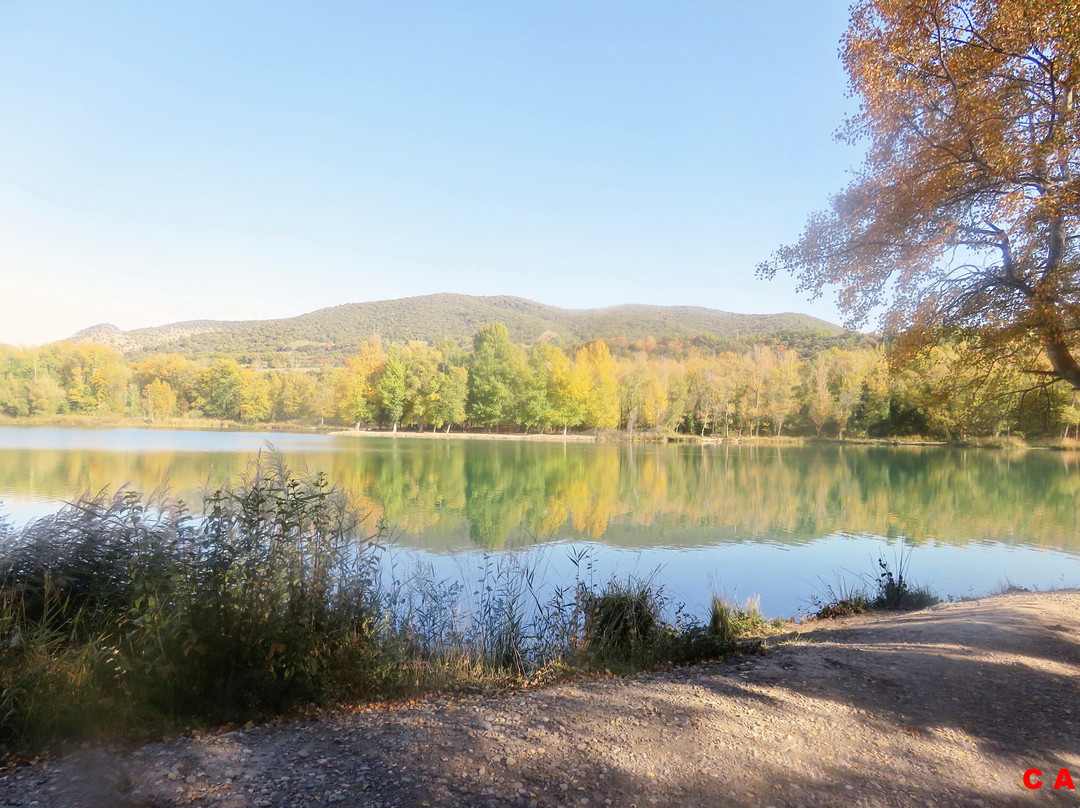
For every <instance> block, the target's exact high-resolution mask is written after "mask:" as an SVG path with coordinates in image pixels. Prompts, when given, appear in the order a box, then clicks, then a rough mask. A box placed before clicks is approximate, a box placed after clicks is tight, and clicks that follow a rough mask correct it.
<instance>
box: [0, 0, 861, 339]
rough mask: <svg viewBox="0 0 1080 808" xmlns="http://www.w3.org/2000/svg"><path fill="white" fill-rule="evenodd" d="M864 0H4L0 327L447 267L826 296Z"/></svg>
mask: <svg viewBox="0 0 1080 808" xmlns="http://www.w3.org/2000/svg"><path fill="white" fill-rule="evenodd" d="M846 20H847V6H846V3H842V2H832V1H831V0H823V2H817V3H805V2H799V1H798V0H775V1H774V2H768V3H743V2H719V0H714V2H700V3H698V2H679V1H677V0H673V1H672V2H667V3H636V2H599V1H597V2H587V3H581V2H574V3H570V2H566V3H558V2H543V3H528V2H526V3H507V2H489V3H485V2H460V3H436V2H430V3H427V2H401V3H389V2H384V3H374V2H370V3H368V2H340V3H335V2H313V3H300V2H294V3H284V2H267V1H266V0H262V1H261V2H257V3H256V2H251V3H244V2H230V3H223V4H219V3H208V2H184V3H135V2H96V3H85V2H77V3H76V2H72V3H65V2H49V1H48V0H42V1H40V2H30V1H29V0H0V221H2V222H3V224H2V226H0V232H2V235H0V288H2V289H3V296H4V306H3V310H4V316H3V317H2V318H0V342H8V343H16V344H35V343H40V342H43V341H47V340H51V339H60V338H63V337H66V336H69V335H70V334H72V333H73V332H74V331H76V330H78V329H79V328H83V327H86V326H89V325H92V324H95V323H99V322H111V323H114V324H116V325H118V326H120V327H121V328H124V329H130V328H137V327H140V326H147V325H160V324H164V323H167V322H173V321H176V320H183V319H196V318H213V319H248V318H256V317H281V316H290V315H295V314H301V313H304V312H307V311H311V310H314V309H317V308H321V307H324V306H332V305H337V304H340V303H351V302H358V301H364V300H379V299H385V298H395V297H405V296H411V295H418V294H427V293H432V292H444V291H446V292H462V293H466V294H490V295H494V294H510V295H519V296H521V297H527V298H532V299H534V300H538V301H540V302H543V303H548V304H552V305H556V306H563V307H569V308H587V307H598V306H610V305H618V304H621V303H654V304H662V305H700V306H708V307H711V308H718V309H724V310H728V311H742V312H773V311H804V312H808V313H811V314H815V315H817V316H820V317H824V318H826V319H830V320H833V321H838V320H839V319H840V318H839V315H838V314H837V312H836V309H835V306H834V303H833V301H832V300H831V299H830V298H825V299H822V300H819V301H815V302H809V301H807V300H806V299H805V297H804V296H800V295H798V294H796V293H795V291H794V282H793V281H792V280H791V279H790V278H778V279H777V280H776V281H773V282H771V283H763V282H759V281H757V280H755V279H754V277H753V270H754V266H755V265H756V264H757V262H759V261H761V260H762V259H764V258H766V257H767V256H768V255H769V254H770V253H771V252H772V251H773V250H774V249H775V248H776V247H777V246H779V245H780V244H782V243H784V242H787V241H791V240H792V239H794V238H795V237H796V236H797V235H798V233H799V232H800V231H801V229H802V226H803V224H804V223H805V221H806V217H807V215H808V214H810V213H811V212H813V211H814V210H816V209H819V208H821V207H823V206H824V205H825V204H826V202H827V198H828V195H829V194H830V193H832V192H835V191H837V190H839V189H840V188H841V187H842V186H843V185H844V184H845V183H846V181H847V178H848V174H847V172H848V171H849V170H850V169H851V168H853V167H855V166H856V165H857V163H858V162H859V160H860V158H861V155H860V154H859V153H858V151H857V150H856V149H853V148H851V147H849V146H844V145H841V144H837V143H835V142H834V141H833V138H832V134H833V132H834V131H835V130H836V128H837V127H838V126H839V125H840V124H841V122H842V120H843V117H844V114H845V112H847V111H850V110H851V109H853V108H854V104H855V102H854V101H853V100H852V99H849V98H847V97H846V95H845V90H846V81H845V77H844V74H843V71H842V69H841V67H840V65H839V62H838V59H837V44H838V41H839V38H840V35H841V34H842V32H843V30H844V28H845V25H846Z"/></svg>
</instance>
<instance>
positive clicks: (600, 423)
mask: <svg viewBox="0 0 1080 808" xmlns="http://www.w3.org/2000/svg"><path fill="white" fill-rule="evenodd" d="M574 363H575V364H576V365H579V366H581V367H582V368H585V369H586V373H587V376H588V378H589V381H590V382H591V386H592V393H591V394H590V395H589V399H588V402H587V403H586V406H585V426H586V427H588V428H590V429H615V428H616V427H618V425H619V386H618V382H617V380H616V375H615V361H614V360H613V359H612V358H611V351H610V350H609V349H608V346H607V343H605V342H604V341H602V340H596V341H594V342H590V343H589V344H588V345H586V346H585V347H584V348H581V349H579V350H578V352H577V356H576V357H575V359H574Z"/></svg>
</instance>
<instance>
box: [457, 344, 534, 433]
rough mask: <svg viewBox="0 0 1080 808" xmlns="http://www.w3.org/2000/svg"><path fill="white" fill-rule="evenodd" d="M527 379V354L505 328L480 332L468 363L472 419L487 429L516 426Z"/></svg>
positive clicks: (469, 410) (470, 415)
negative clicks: (522, 388) (509, 425)
mask: <svg viewBox="0 0 1080 808" xmlns="http://www.w3.org/2000/svg"><path fill="white" fill-rule="evenodd" d="M524 375H525V352H524V351H523V350H522V349H521V347H520V346H518V345H515V344H514V343H513V342H511V341H510V332H509V331H507V329H506V326H505V325H503V324H502V323H493V324H492V325H488V326H484V327H483V328H481V329H480V330H479V331H478V332H477V333H476V336H475V337H473V353H472V357H471V360H470V363H469V399H468V412H469V417H470V418H472V420H474V421H476V422H477V423H478V424H481V425H483V426H486V427H488V428H491V427H496V426H499V425H501V424H512V423H516V422H517V421H518V415H519V412H520V409H519V405H520V401H521V382H522V379H523V377H524Z"/></svg>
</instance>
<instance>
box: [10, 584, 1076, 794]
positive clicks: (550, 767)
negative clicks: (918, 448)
mask: <svg viewBox="0 0 1080 808" xmlns="http://www.w3.org/2000/svg"><path fill="white" fill-rule="evenodd" d="M1078 684H1080V592H1051V593H1040V594H1027V593H1023V594H1016V595H1008V596H999V597H994V598H987V599H984V600H981V601H975V602H969V603H958V604H945V605H942V606H939V607H935V608H934V609H931V610H928V611H924V612H918V613H914V614H909V615H902V616H890V617H884V618H881V617H874V618H853V619H849V620H847V621H836V622H830V623H829V624H827V625H822V624H810V625H808V626H804V627H801V628H800V631H799V633H797V634H795V635H789V636H788V637H786V638H784V641H783V642H780V643H777V642H773V644H772V646H771V647H770V648H769V650H768V651H767V652H766V653H764V654H761V655H754V656H746V657H741V658H732V659H728V660H725V661H721V662H718V663H713V664H707V665H700V666H696V667H692V668H684V669H679V670H674V671H665V672H661V673H652V674H646V675H641V676H637V677H633V678H628V679H603V680H595V681H584V682H578V683H574V684H570V685H560V686H556V687H552V688H548V689H544V690H536V691H530V692H516V693H510V694H508V695H505V696H500V697H497V698H470V699H461V700H452V701H447V700H446V699H434V700H429V701H425V702H421V703H419V704H412V705H410V706H407V707H403V708H401V709H380V710H370V711H361V712H357V713H353V714H341V715H337V716H335V717H333V718H330V719H324V720H320V721H313V722H308V723H293V724H288V725H283V726H275V727H258V728H252V729H245V730H239V731H234V732H227V733H225V734H223V735H217V736H206V737H200V738H180V739H175V740H170V741H166V742H161V743H153V744H149V745H147V746H144V747H141V748H139V749H137V750H135V751H130V752H126V753H125V752H119V751H108V750H102V749H97V750H91V751H86V752H80V753H78V754H74V755H71V756H68V757H66V758H62V759H60V760H56V761H51V762H48V763H46V764H39V765H34V766H26V767H22V768H19V769H17V770H15V771H13V772H8V773H7V774H6V775H5V776H2V777H0V806H2V805H13V806H15V805H17V806H35V805H36V806H42V808H46V807H48V808H61V807H62V808H107V807H108V808H112V806H117V808H132V807H133V806H146V807H149V806H162V807H163V806H183V805H194V806H220V808H250V807H251V806H260V807H261V806H267V807H269V806H273V807H274V808H288V807H290V806H295V808H301V806H305V807H306V806H323V805H338V806H343V807H344V806H349V807H350V808H351V806H365V808H367V807H368V806H370V807H371V808H380V807H381V806H493V807H494V806H568V807H569V806H607V805H610V806H624V807H627V808H629V807H631V806H637V807H638V808H643V807H644V806H654V805H656V806H679V808H682V806H714V805H715V806H735V807H736V808H741V807H742V806H747V807H749V806H755V807H757V806H775V807H776V808H780V806H805V807H806V808H809V806H863V807H864V808H884V807H885V806H931V807H932V806H1014V805H1015V806H1029V805H1030V806H1057V805H1068V806H1080V791H1076V790H1073V791H1069V790H1067V789H1058V790H1053V789H1052V785H1053V781H1054V779H1055V777H1056V776H1057V774H1058V771H1059V770H1060V769H1061V768H1067V769H1068V770H1069V771H1070V772H1071V774H1072V776H1073V778H1074V780H1075V781H1076V785H1077V786H1078V787H1080V722H1078V721H1080V719H1078V711H1080V687H1078ZM1030 768H1038V769H1040V770H1042V771H1043V772H1044V777H1043V778H1042V779H1043V780H1045V781H1046V785H1044V786H1043V787H1042V788H1041V789H1039V790H1037V791H1031V790H1029V789H1027V788H1024V787H1023V785H1022V783H1021V777H1022V775H1023V773H1024V771H1025V770H1026V769H1030Z"/></svg>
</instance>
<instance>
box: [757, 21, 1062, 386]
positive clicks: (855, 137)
mask: <svg viewBox="0 0 1080 808" xmlns="http://www.w3.org/2000/svg"><path fill="white" fill-rule="evenodd" d="M1078 14H1080V4H1078V3H1077V2H1076V1H1075V0H1064V1H1063V0H858V2H856V3H855V5H854V7H853V8H852V12H851V24H850V27H849V29H848V31H847V33H846V34H845V35H844V37H843V40H842V42H841V56H842V60H843V63H844V66H845V68H846V69H847V72H848V76H849V78H850V86H851V89H852V91H853V93H854V94H855V95H856V96H858V97H860V98H861V107H860V110H859V112H858V113H857V114H856V115H854V116H853V117H852V118H850V119H849V120H848V121H847V123H846V125H845V127H844V128H843V129H842V130H841V138H842V139H845V140H847V141H849V142H851V143H863V142H866V143H867V144H868V151H867V156H866V161H865V164H864V166H863V168H862V169H861V170H860V171H858V172H857V173H856V174H855V178H854V180H853V181H852V182H851V184H850V185H849V186H848V187H847V188H845V189H844V190H843V191H841V192H840V193H838V194H837V195H836V196H834V197H833V199H832V200H831V206H830V207H829V209H827V210H826V211H824V212H822V213H818V214H816V215H814V216H812V217H811V218H810V220H809V223H808V225H807V227H806V230H805V231H804V233H803V235H802V237H801V238H800V239H799V241H798V242H797V243H795V244H794V245H790V246H787V247H783V248H781V249H780V250H778V251H777V253H776V254H775V255H774V256H773V258H772V259H771V260H770V261H769V262H767V263H765V264H763V265H761V266H760V267H759V273H760V274H761V275H762V276H764V277H772V276H773V275H774V274H775V273H776V272H777V271H778V270H782V271H789V272H792V273H794V274H796V275H797V276H798V277H799V288H800V289H801V290H804V291H808V292H811V293H812V294H813V295H815V296H817V295H819V294H821V293H822V292H823V290H825V289H826V288H827V287H829V286H832V285H836V286H837V287H838V289H839V291H838V301H839V304H840V306H841V309H842V310H843V312H844V313H845V315H846V317H847V320H848V322H849V324H852V325H858V324H861V323H863V322H865V321H866V320H867V319H868V316H869V315H870V314H871V313H872V312H874V311H875V310H876V309H878V307H883V309H884V311H885V314H884V315H883V317H882V320H883V324H884V325H885V326H886V327H887V328H889V329H892V330H895V331H898V332H903V333H904V334H905V335H906V337H905V345H906V346H907V347H908V348H912V349H924V348H926V347H928V346H930V345H933V344H935V343H937V342H938V341H939V340H940V338H941V337H942V336H943V335H945V334H948V333H955V332H960V333H961V334H965V335H967V336H968V337H975V336H977V338H978V348H979V350H978V352H977V355H978V356H981V357H982V358H983V359H984V360H986V359H989V360H997V359H1000V358H1002V357H1007V356H1010V355H1011V354H1012V353H1013V352H1015V351H1016V350H1018V349H1020V348H1022V347H1023V346H1024V345H1025V344H1028V345H1030V344H1034V345H1035V346H1037V348H1038V349H1039V352H1040V353H1041V355H1042V356H1043V358H1044V365H1043V367H1042V369H1039V368H1031V369H1032V370H1035V371H1036V372H1041V373H1044V374H1046V376H1047V378H1048V379H1049V380H1051V381H1062V380H1063V381H1065V382H1068V383H1069V384H1071V385H1072V386H1073V387H1080V365H1078V364H1077V359H1076V357H1077V349H1078V348H1080V246H1078V242H1077V235H1078V225H1080V92H1077V90H1078V87H1077V82H1078V81H1080V25H1078V24H1077V19H1078Z"/></svg>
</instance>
